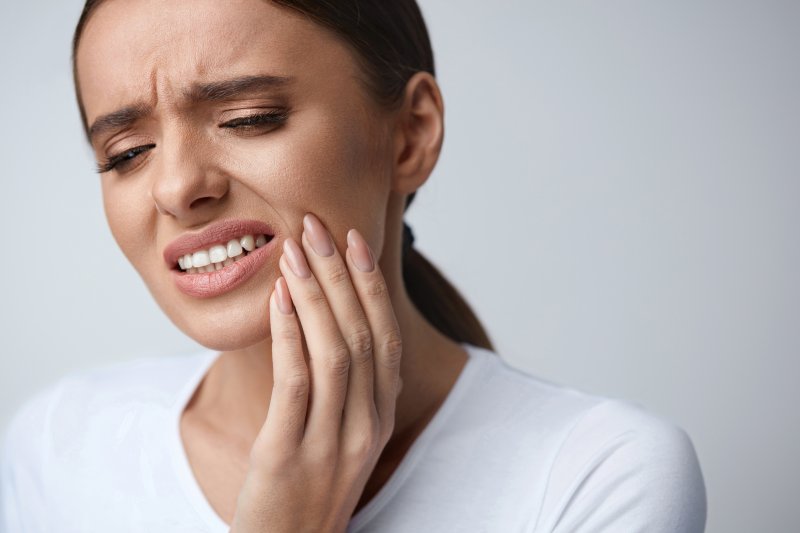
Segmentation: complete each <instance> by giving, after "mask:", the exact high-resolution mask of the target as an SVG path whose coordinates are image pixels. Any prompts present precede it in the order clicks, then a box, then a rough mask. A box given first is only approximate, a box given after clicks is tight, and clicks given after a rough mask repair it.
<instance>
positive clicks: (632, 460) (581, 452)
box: [533, 399, 706, 533]
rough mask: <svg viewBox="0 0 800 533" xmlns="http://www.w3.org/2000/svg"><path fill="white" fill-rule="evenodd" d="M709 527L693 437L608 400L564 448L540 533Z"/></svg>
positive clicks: (685, 531) (686, 532) (655, 532)
mask: <svg viewBox="0 0 800 533" xmlns="http://www.w3.org/2000/svg"><path fill="white" fill-rule="evenodd" d="M705 523H706V491H705V483H704V481H703V475H702V472H701V470H700V465H699V462H698V459H697V454H696V452H695V449H694V446H693V444H692V441H691V439H690V438H689V436H688V434H687V433H686V432H685V431H684V430H683V429H682V428H680V427H679V426H677V425H675V424H673V423H671V422H669V421H667V420H665V419H662V418H659V417H658V416H656V415H654V414H651V413H649V412H647V411H646V410H645V409H643V408H641V407H639V406H638V405H636V404H633V403H628V402H625V401H622V400H616V399H609V400H605V401H603V402H601V403H600V404H597V405H596V406H594V407H592V408H591V409H590V410H589V411H588V412H587V413H586V414H585V415H584V416H582V417H581V418H580V420H579V421H578V422H577V423H576V424H575V425H574V426H573V428H572V430H571V431H570V433H569V434H568V436H567V438H566V439H565V440H564V442H563V444H562V446H561V447H560V449H559V451H558V454H557V456H556V458H555V460H554V462H553V466H552V470H551V472H550V477H549V480H548V486H547V492H546V495H545V499H544V502H543V506H542V508H541V513H540V515H539V517H538V520H537V521H536V526H535V528H534V530H533V531H535V532H536V533H544V532H548V533H578V532H580V533H590V532H617V531H619V532H625V533H637V532H642V533H644V532H647V533H702V532H703V531H704V530H705Z"/></svg>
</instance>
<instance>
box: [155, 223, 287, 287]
mask: <svg viewBox="0 0 800 533" xmlns="http://www.w3.org/2000/svg"><path fill="white" fill-rule="evenodd" d="M261 234H264V235H267V236H272V237H273V240H274V237H275V230H273V228H272V226H270V225H269V224H267V223H266V222H261V221H260V220H241V219H235V220H221V221H219V222H215V223H213V224H211V225H210V226H208V227H207V228H205V229H204V230H202V231H198V232H195V233H185V234H183V235H181V236H180V237H178V238H177V239H175V240H174V241H172V242H171V243H169V244H168V245H167V246H166V247H165V248H164V261H165V262H166V263H167V266H169V268H170V269H173V270H174V269H177V268H178V258H179V257H182V256H184V255H186V254H190V253H193V252H196V251H197V250H203V249H208V248H211V247H212V246H214V245H215V244H221V245H223V246H224V245H225V244H226V243H227V242H228V241H230V240H231V239H235V238H237V237H243V236H245V235H253V236H254V237H257V236H259V235H261ZM268 245H269V243H267V244H265V245H264V246H262V248H264V247H266V246H268ZM259 249H260V248H257V250H259ZM254 252H255V250H254ZM208 274H210V272H208Z"/></svg>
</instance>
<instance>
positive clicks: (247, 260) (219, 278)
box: [171, 236, 278, 298]
mask: <svg viewBox="0 0 800 533" xmlns="http://www.w3.org/2000/svg"><path fill="white" fill-rule="evenodd" d="M277 242H278V239H276V238H275V236H273V237H272V238H271V239H270V241H269V242H268V243H267V244H265V245H264V246H262V247H261V248H256V249H255V250H253V251H252V252H250V253H248V254H247V255H246V256H245V257H244V258H243V259H239V260H238V261H236V262H235V263H233V264H231V265H228V266H226V267H224V268H221V269H220V270H215V271H214V272H198V273H196V274H187V273H185V272H181V271H180V270H172V271H171V272H172V279H173V281H175V285H177V286H178V289H180V290H181V292H183V293H184V294H187V295H189V296H193V297H195V298H212V297H214V296H219V295H220V294H224V293H226V292H228V291H232V290H233V289H235V288H236V287H238V286H239V285H241V284H242V283H244V282H245V281H247V280H248V279H250V278H251V277H253V275H255V273H256V272H258V270H259V269H260V268H261V267H262V266H264V263H265V262H266V261H267V258H269V255H270V252H272V250H273V249H274V248H275V246H276V243H277Z"/></svg>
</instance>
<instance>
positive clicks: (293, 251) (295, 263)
mask: <svg viewBox="0 0 800 533" xmlns="http://www.w3.org/2000/svg"><path fill="white" fill-rule="evenodd" d="M283 252H284V253H285V254H286V259H288V260H289V266H290V267H291V269H292V272H294V273H295V275H296V276H297V277H300V278H310V277H311V270H310V269H309V268H308V263H306V258H305V256H304V255H303V250H301V249H300V245H298V244H297V243H296V242H295V241H294V239H292V238H291V237H286V239H285V240H284V241H283Z"/></svg>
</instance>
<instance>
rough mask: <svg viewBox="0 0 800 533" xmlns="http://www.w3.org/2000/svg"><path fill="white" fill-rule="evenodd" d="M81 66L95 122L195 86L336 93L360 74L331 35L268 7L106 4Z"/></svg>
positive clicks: (88, 30)
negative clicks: (271, 86)
mask: <svg viewBox="0 0 800 533" xmlns="http://www.w3.org/2000/svg"><path fill="white" fill-rule="evenodd" d="M76 64H77V76H78V81H79V85H80V89H81V98H82V101H83V104H84V107H85V109H86V116H87V120H88V121H89V122H90V123H91V121H92V119H93V118H94V117H96V116H98V115H100V114H103V113H108V112H111V111H114V110H116V109H118V108H120V107H123V106H126V105H130V104H132V103H134V102H142V101H144V102H148V103H150V104H151V105H157V104H158V102H159V100H164V99H166V100H169V98H170V96H173V95H174V96H178V95H180V94H181V92H182V91H184V90H185V89H186V88H187V87H189V86H191V85H192V84H195V83H203V82H211V81H217V80H220V79H227V78H232V77H237V76H247V75H253V74H272V75H282V76H293V77H295V78H297V80H298V83H299V84H303V83H304V82H305V83H308V82H315V83H316V84H317V85H321V84H324V85H325V86H326V87H327V88H328V90H332V89H333V90H335V87H333V86H335V85H336V83H337V80H338V83H343V82H345V81H347V80H350V81H351V80H352V78H353V77H354V76H355V75H357V71H356V67H355V62H354V58H353V57H352V55H351V53H350V51H349V48H347V47H346V46H345V45H344V44H343V43H342V42H340V41H339V40H338V39H337V38H336V37H335V36H334V35H333V33H332V32H330V31H327V30H325V29H324V28H323V27H322V26H320V25H318V24H315V23H313V22H312V21H310V20H308V19H307V18H306V17H305V16H303V15H302V14H299V13H296V12H294V11H291V10H289V9H286V8H280V7H276V6H275V5H273V4H272V2H269V1H268V0H224V1H219V0H136V1H133V0H106V1H105V2H103V3H102V4H101V5H100V7H99V8H97V10H96V11H95V12H94V13H93V14H92V16H91V17H90V19H89V21H88V23H87V25H86V27H85V28H84V32H83V35H82V37H81V42H80V45H79V49H78V52H77V57H76Z"/></svg>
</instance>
